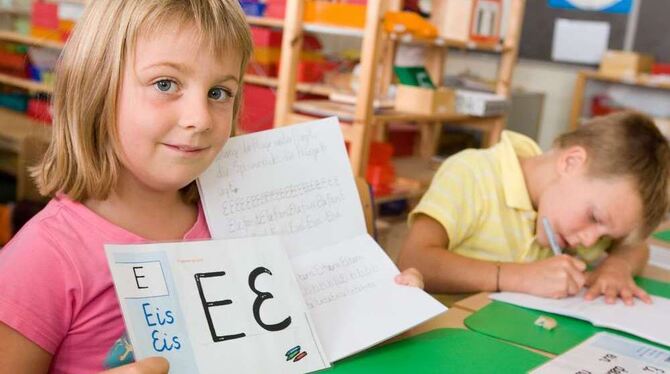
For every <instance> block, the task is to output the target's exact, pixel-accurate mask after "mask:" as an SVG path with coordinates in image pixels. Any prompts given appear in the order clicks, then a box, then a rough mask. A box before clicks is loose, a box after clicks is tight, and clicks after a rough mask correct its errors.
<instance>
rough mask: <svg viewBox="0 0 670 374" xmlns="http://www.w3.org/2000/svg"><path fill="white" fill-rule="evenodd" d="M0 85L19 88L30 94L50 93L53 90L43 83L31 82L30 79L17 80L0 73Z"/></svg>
mask: <svg viewBox="0 0 670 374" xmlns="http://www.w3.org/2000/svg"><path fill="white" fill-rule="evenodd" d="M0 83H4V84H8V85H10V86H14V87H19V88H23V89H26V90H28V91H32V92H46V93H52V92H53V88H52V87H51V86H47V85H46V84H44V83H40V82H36V81H32V80H30V79H25V78H17V77H13V76H11V75H7V74H2V73H0Z"/></svg>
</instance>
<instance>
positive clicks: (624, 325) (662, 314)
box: [491, 289, 670, 346]
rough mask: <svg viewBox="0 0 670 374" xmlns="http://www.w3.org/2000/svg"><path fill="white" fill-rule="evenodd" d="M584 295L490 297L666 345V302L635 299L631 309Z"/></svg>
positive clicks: (669, 339) (669, 310)
mask: <svg viewBox="0 0 670 374" xmlns="http://www.w3.org/2000/svg"><path fill="white" fill-rule="evenodd" d="M584 292H585V289H584V290H582V292H581V293H579V294H577V295H575V296H572V297H567V298H564V299H545V298H542V297H538V296H533V295H527V294H521V293H515V292H501V293H495V294H491V298H492V299H494V300H498V301H503V302H506V303H510V304H514V305H519V306H522V307H525V308H530V309H537V310H542V311H545V312H550V313H556V314H561V315H565V316H569V317H574V318H578V319H583V320H586V321H589V322H591V323H592V324H593V325H594V326H600V327H608V328H611V329H615V330H620V331H624V332H627V333H629V334H632V335H636V336H639V337H641V338H644V339H647V340H649V341H653V342H656V343H660V344H663V345H666V346H670V324H668V316H670V300H668V299H666V298H664V297H657V296H651V299H652V301H653V303H652V304H645V303H643V302H641V301H639V300H637V302H636V303H635V305H634V306H627V305H625V304H624V303H623V302H622V301H620V300H618V301H617V303H616V304H607V303H605V301H604V298H603V297H599V298H597V299H595V300H593V301H586V300H584V297H583V296H584ZM559 327H560V326H559Z"/></svg>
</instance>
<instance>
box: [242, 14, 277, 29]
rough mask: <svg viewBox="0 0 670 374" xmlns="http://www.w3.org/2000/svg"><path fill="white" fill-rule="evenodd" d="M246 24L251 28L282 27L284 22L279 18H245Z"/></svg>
mask: <svg viewBox="0 0 670 374" xmlns="http://www.w3.org/2000/svg"><path fill="white" fill-rule="evenodd" d="M247 22H248V23H249V25H252V26H265V27H276V28H281V27H284V20H283V19H280V18H267V17H254V16H247Z"/></svg>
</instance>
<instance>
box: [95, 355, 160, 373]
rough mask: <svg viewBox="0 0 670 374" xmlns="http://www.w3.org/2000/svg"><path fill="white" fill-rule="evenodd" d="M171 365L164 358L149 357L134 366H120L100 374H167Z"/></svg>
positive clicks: (133, 364)
mask: <svg viewBox="0 0 670 374" xmlns="http://www.w3.org/2000/svg"><path fill="white" fill-rule="evenodd" d="M169 369H170V363H169V362H168V360H166V359H164V358H163V357H149V358H145V359H144V360H140V361H137V362H135V363H132V364H128V365H123V366H119V367H117V368H114V369H109V370H105V371H102V372H100V373H99V374H167V373H168V370H169Z"/></svg>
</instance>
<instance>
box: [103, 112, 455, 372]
mask: <svg viewBox="0 0 670 374" xmlns="http://www.w3.org/2000/svg"><path fill="white" fill-rule="evenodd" d="M198 187H199V190H200V196H201V201H202V204H203V208H204V211H205V215H206V217H207V222H208V226H209V228H210V232H211V234H212V239H213V240H211V241H205V242H184V243H159V244H150V245H116V246H106V250H107V256H108V260H109V263H110V268H111V269H112V275H113V277H114V282H115V287H116V289H117V294H118V296H119V299H120V301H121V307H122V310H123V313H124V319H125V321H126V325H127V328H128V332H129V336H130V338H131V342H132V343H133V345H134V348H135V354H136V357H137V358H143V357H146V356H152V355H156V354H160V355H164V356H166V357H168V358H169V360H170V362H171V365H172V368H171V372H175V373H180V372H184V373H196V372H200V373H210V372H211V373H213V372H227V371H234V372H270V371H271V372H274V371H281V372H306V371H313V370H318V369H321V368H324V367H328V366H329V362H333V361H337V360H339V359H341V358H344V357H346V356H349V355H351V354H354V353H356V352H359V351H361V350H363V349H366V348H368V347H370V346H372V345H374V344H376V343H379V342H381V341H383V340H385V339H388V338H390V337H392V336H394V335H397V334H399V333H401V332H402V331H405V330H407V329H409V328H411V327H413V326H415V325H417V324H419V323H421V322H423V321H425V320H427V319H430V318H432V317H434V316H436V315H438V314H440V313H442V312H444V311H446V308H445V307H444V306H443V305H442V304H441V303H439V302H437V301H436V300H435V299H433V298H432V297H430V296H429V295H428V294H426V293H425V292H424V291H422V290H420V289H417V288H413V287H407V286H400V285H397V284H395V283H394V280H393V278H394V276H395V275H396V274H398V269H397V268H396V267H395V265H394V264H393V262H392V261H391V260H390V259H389V258H388V256H386V254H385V253H384V251H383V250H382V249H381V248H380V247H379V246H378V245H377V243H376V242H375V241H374V240H373V239H372V238H371V237H370V236H369V235H368V234H367V232H366V227H365V221H364V218H363V212H362V208H361V203H360V199H359V196H358V192H357V189H356V185H355V182H354V179H353V175H352V173H351V168H350V164H349V160H348V158H347V155H346V150H345V147H344V140H343V138H342V134H341V130H340V128H339V124H338V122H337V119H334V118H330V119H325V120H320V121H314V122H311V123H306V124H300V125H294V126H289V127H285V128H280V129H276V130H272V131H266V132H260V133H254V134H250V135H245V136H241V137H235V138H232V139H230V140H229V142H228V143H227V144H226V146H225V147H224V149H223V150H222V152H221V153H220V154H219V156H218V157H217V159H216V160H215V162H214V163H213V164H212V165H211V166H210V168H209V169H208V170H207V171H206V172H205V173H203V175H202V176H201V177H200V178H199V180H198ZM272 243H274V244H272ZM218 252H221V253H218ZM278 253H281V254H283V256H285V258H286V261H285V262H282V260H281V256H280V255H279V254H278ZM286 264H288V265H286ZM259 268H263V269H266V270H267V272H265V271H263V270H257V269H259ZM287 268H290V271H287V270H286V269H287ZM288 273H290V275H289V274H288ZM196 274H200V277H198V276H197V275H196ZM204 274H210V275H204ZM252 275H253V276H254V277H253V280H252ZM140 286H142V287H146V288H142V287H140ZM156 290H157V291H156ZM296 295H297V296H296ZM168 310H169V311H170V315H169V316H168V314H167V311H168ZM289 317H290V320H291V324H290V326H288V325H285V324H283V325H281V326H280V327H283V328H282V329H279V328H277V329H276V330H272V329H270V330H268V328H267V327H268V326H275V325H277V324H281V323H282V322H284V321H286V320H287V318H289ZM159 318H160V320H159ZM168 320H170V321H171V322H169V323H166V321H168ZM161 321H162V322H163V323H162V324H161ZM175 321H176V322H175ZM154 331H158V332H155V333H154ZM242 333H243V334H245V336H244V337H240V336H239V334H242ZM163 334H164V335H163ZM231 334H232V335H234V336H237V338H233V339H230V338H229V339H221V338H220V337H221V336H227V335H231ZM175 337H178V339H176V340H177V341H178V345H179V347H180V348H179V349H178V350H175V349H174V347H175V344H176V342H175V341H174V340H171V339H173V338H175ZM163 342H165V344H163ZM155 344H158V348H160V349H157V347H156V345H155ZM167 347H172V348H173V349H172V350H168V349H167ZM177 351H179V354H176V352H177ZM278 357H279V359H278ZM296 359H298V361H295V360H296ZM278 360H279V361H282V360H283V361H282V362H281V363H278ZM175 363H177V364H175ZM226 369H230V370H226ZM233 369H234V370H233Z"/></svg>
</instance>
